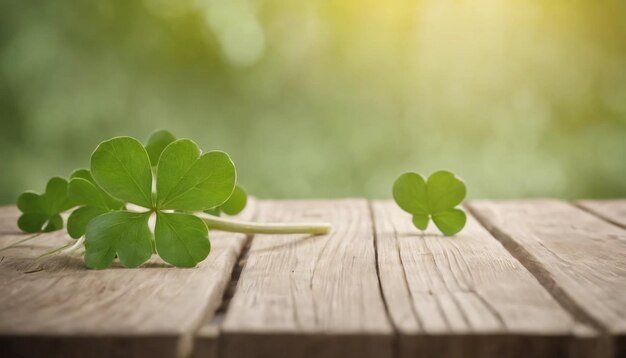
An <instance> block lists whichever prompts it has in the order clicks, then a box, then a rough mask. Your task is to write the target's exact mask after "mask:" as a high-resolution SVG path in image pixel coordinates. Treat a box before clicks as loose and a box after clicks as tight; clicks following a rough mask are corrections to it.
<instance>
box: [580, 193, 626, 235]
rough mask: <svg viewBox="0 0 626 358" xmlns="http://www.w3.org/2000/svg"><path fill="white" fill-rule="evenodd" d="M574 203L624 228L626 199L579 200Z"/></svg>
mask: <svg viewBox="0 0 626 358" xmlns="http://www.w3.org/2000/svg"><path fill="white" fill-rule="evenodd" d="M576 204H577V205H578V206H580V207H581V208H583V209H585V210H587V211H589V212H591V213H593V214H595V215H597V216H599V217H601V218H603V219H604V220H606V221H608V222H610V223H612V224H615V225H618V226H621V227H623V228H626V199H614V200H579V201H577V202H576Z"/></svg>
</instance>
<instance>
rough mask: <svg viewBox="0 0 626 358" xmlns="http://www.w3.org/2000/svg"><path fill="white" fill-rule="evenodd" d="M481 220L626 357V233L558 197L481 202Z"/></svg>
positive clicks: (477, 206)
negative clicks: (557, 198)
mask: <svg viewBox="0 0 626 358" xmlns="http://www.w3.org/2000/svg"><path fill="white" fill-rule="evenodd" d="M470 207H471V208H472V211H473V212H474V213H475V214H476V215H477V217H478V218H479V219H480V220H481V222H482V223H483V224H484V225H485V226H486V227H487V228H488V229H489V230H490V231H491V232H492V233H493V234H494V235H495V236H496V237H497V238H498V239H499V240H500V241H502V243H503V244H504V246H506V247H507V249H508V250H509V251H510V252H512V253H514V254H515V255H516V256H517V257H518V259H519V260H520V261H521V262H522V263H524V264H525V265H526V267H528V268H529V269H530V271H531V272H532V273H533V274H534V275H535V276H536V277H537V278H538V279H539V281H540V282H542V283H543V285H544V286H545V287H547V288H548V289H549V290H550V291H551V293H552V295H553V296H554V297H556V298H557V300H559V302H560V303H561V304H562V305H563V306H564V307H566V308H567V309H568V310H569V311H570V312H573V314H574V315H575V316H576V317H577V318H578V319H580V320H581V321H583V322H588V323H589V324H591V325H593V326H594V327H595V328H596V329H598V330H599V331H601V332H602V333H604V334H607V335H610V336H613V337H615V338H614V339H613V340H612V341H610V342H609V343H610V344H611V345H612V347H610V348H612V349H613V350H614V354H615V356H618V357H623V356H626V342H625V334H626V231H625V230H623V229H621V228H619V227H617V226H615V225H612V224H610V223H608V222H606V221H604V220H602V219H600V218H598V217H597V216H595V215H592V214H589V213H587V212H585V211H583V210H582V209H580V208H577V207H575V206H573V205H571V204H569V203H565V202H562V201H558V200H524V201H499V202H498V201H477V202H472V203H471V204H470Z"/></svg>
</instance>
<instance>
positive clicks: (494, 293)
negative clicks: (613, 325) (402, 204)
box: [372, 201, 586, 357]
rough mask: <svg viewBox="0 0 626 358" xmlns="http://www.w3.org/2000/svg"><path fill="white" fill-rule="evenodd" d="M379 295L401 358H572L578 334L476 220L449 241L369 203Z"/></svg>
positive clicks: (391, 208)
mask: <svg viewBox="0 0 626 358" xmlns="http://www.w3.org/2000/svg"><path fill="white" fill-rule="evenodd" d="M372 207H373V212H374V222H375V226H376V243H377V251H378V265H379V274H380V280H381V287H382V289H383V295H384V297H385V300H386V302H387V305H388V308H389V314H390V316H391V319H392V321H393V323H394V325H395V326H396V328H397V330H398V332H399V356H400V357H416V356H424V357H518V356H519V357H522V356H531V357H555V356H571V355H574V350H578V349H580V346H578V345H576V346H573V345H572V338H571V337H572V335H573V333H574V332H576V331H579V332H581V333H582V332H584V331H585V330H586V329H585V327H583V326H581V325H580V324H578V323H577V322H576V321H575V320H574V319H573V318H572V317H571V316H570V314H569V313H567V312H566V311H565V310H563V309H562V308H561V306H560V305H559V304H558V303H557V302H556V301H555V300H554V299H553V298H552V296H551V295H550V294H549V293H548V292H547V291H546V290H545V289H544V288H543V287H542V286H541V284H540V283H539V282H538V281H537V280H536V279H535V278H534V277H533V276H532V274H531V273H530V272H528V270H526V269H525V268H524V266H522V264H520V263H519V262H518V261H517V260H516V259H515V258H514V257H513V256H511V254H509V253H508V252H507V250H506V249H505V248H504V247H502V245H501V244H500V243H499V242H498V241H497V240H496V239H495V238H493V237H492V236H491V235H490V234H489V233H488V232H487V231H486V230H485V229H484V228H483V227H482V226H480V224H478V223H477V221H476V220H475V219H474V218H473V217H472V216H471V215H468V222H467V225H466V227H465V228H464V229H463V231H461V232H460V233H459V234H457V235H456V236H453V237H445V236H442V235H441V234H439V233H438V232H437V231H436V229H435V228H434V227H433V226H432V225H431V227H429V229H428V230H427V231H426V232H425V233H421V232H420V231H418V230H417V229H416V228H415V227H414V226H413V224H412V222H411V217H410V215H408V214H406V213H404V212H403V211H402V210H400V209H399V208H398V207H397V205H395V203H393V202H390V201H384V202H383V201H377V202H374V203H373V204H372Z"/></svg>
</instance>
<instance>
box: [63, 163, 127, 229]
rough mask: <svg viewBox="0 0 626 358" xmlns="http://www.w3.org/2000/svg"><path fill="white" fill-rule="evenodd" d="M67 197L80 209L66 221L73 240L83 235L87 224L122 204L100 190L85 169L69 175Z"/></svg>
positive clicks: (119, 207)
mask: <svg viewBox="0 0 626 358" xmlns="http://www.w3.org/2000/svg"><path fill="white" fill-rule="evenodd" d="M68 196H69V197H70V199H72V201H74V202H75V203H76V204H78V205H80V207H79V208H78V209H76V210H74V211H73V212H72V214H71V215H70V217H69V218H68V220H67V232H68V234H69V235H70V236H71V237H72V238H74V239H78V238H79V237H81V236H83V235H85V229H86V228H87V224H89V222H90V221H91V220H92V219H93V218H95V217H97V216H99V215H102V214H104V213H106V212H108V211H111V210H119V209H121V208H123V207H124V203H123V202H121V201H119V200H117V199H115V198H113V197H112V196H111V195H109V194H108V193H107V192H105V191H104V190H102V188H100V187H99V186H98V185H97V184H96V182H95V181H94V179H93V177H92V176H91V173H90V172H89V170H87V169H78V170H76V171H74V173H72V175H71V180H70V183H69V186H68Z"/></svg>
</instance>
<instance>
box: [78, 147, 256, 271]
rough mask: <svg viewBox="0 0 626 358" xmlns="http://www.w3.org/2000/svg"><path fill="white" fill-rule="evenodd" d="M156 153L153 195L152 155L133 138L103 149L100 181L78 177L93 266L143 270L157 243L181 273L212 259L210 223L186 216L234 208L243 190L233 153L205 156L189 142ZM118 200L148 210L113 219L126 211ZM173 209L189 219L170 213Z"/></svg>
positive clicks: (96, 175) (96, 169)
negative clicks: (150, 224) (151, 220)
mask: <svg viewBox="0 0 626 358" xmlns="http://www.w3.org/2000/svg"><path fill="white" fill-rule="evenodd" d="M156 142H158V141H156V140H155V141H153V142H152V143H156ZM149 145H150V144H149ZM156 146H157V144H154V146H153V147H152V149H151V151H152V153H153V156H157V155H158V158H159V159H158V162H157V168H156V193H152V190H151V189H152V171H151V167H150V157H149V153H148V151H147V150H146V149H144V147H143V146H142V145H141V143H139V142H138V141H137V140H135V139H133V138H129V137H118V138H113V139H111V140H108V141H106V142H103V143H102V144H100V146H98V148H97V149H96V151H95V152H94V153H93V155H92V157H91V173H92V175H93V181H90V180H89V179H88V178H82V177H78V176H77V177H76V178H73V179H72V181H71V183H70V192H71V194H72V197H74V196H75V198H76V201H77V202H79V203H80V204H81V205H83V206H82V207H81V208H79V209H78V210H76V211H75V213H76V219H75V220H74V221H72V223H73V224H74V223H75V226H76V228H75V229H76V230H75V232H73V235H79V234H80V232H81V228H83V227H85V225H86V228H85V229H84V232H85V238H86V240H85V250H86V253H85V262H86V263H87V266H88V267H91V268H104V267H107V266H108V265H110V264H111V262H112V261H113V260H114V259H115V256H116V255H117V257H119V258H120V263H121V264H122V265H124V266H127V267H135V266H138V265H141V264H142V263H143V262H145V261H146V260H148V259H149V258H150V254H148V253H147V252H148V249H147V248H148V247H152V243H153V242H154V245H155V248H156V251H157V253H158V254H159V256H160V257H161V258H162V259H163V260H164V261H165V262H167V263H170V264H172V265H175V266H179V267H193V266H195V265H196V264H197V263H198V262H200V261H202V260H204V259H205V258H206V257H207V255H208V254H209V252H210V249H211V245H210V242H209V239H208V229H207V226H206V224H205V222H204V221H203V220H202V219H200V218H198V217H196V216H194V215H191V214H187V213H185V212H192V211H200V210H206V209H210V208H213V207H216V206H219V205H222V204H223V203H224V202H226V200H228V199H229V197H230V196H231V194H232V193H233V190H234V188H235V182H236V172H235V166H234V164H233V163H232V161H231V160H230V157H229V156H228V155H227V154H226V153H224V152H219V151H214V152H208V153H205V154H201V153H200V149H199V148H198V146H197V145H196V144H195V143H194V142H192V141H191V140H188V139H181V140H177V141H173V142H171V143H170V144H168V145H167V146H166V147H165V149H163V150H162V152H160V154H158V153H157V152H158V151H159V150H157V149H155V148H156ZM82 174H84V175H83V176H86V174H87V173H85V172H82ZM244 194H245V192H244ZM153 197H154V200H153V199H152V198H153ZM115 198H119V199H122V200H125V201H128V202H131V203H134V204H137V205H140V206H143V207H145V208H147V211H146V212H144V213H131V212H128V211H123V210H122V211H111V212H109V211H110V210H120V208H121V203H120V202H118V201H116V200H115ZM240 201H241V198H239V199H238V201H237V202H236V203H235V204H234V206H233V208H230V207H229V208H228V209H227V210H229V211H232V210H235V209H237V206H238V205H241V203H240ZM111 203H114V205H113V206H111V205H110V204H111ZM169 210H176V211H181V212H176V213H171V212H166V211H169ZM152 212H155V213H156V226H155V229H154V239H152V234H151V233H150V231H149V229H148V228H147V217H149V216H150V214H151V213H152ZM72 228H73V229H74V226H72ZM73 231H74V230H73ZM127 241H130V242H127ZM150 252H152V249H150Z"/></svg>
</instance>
